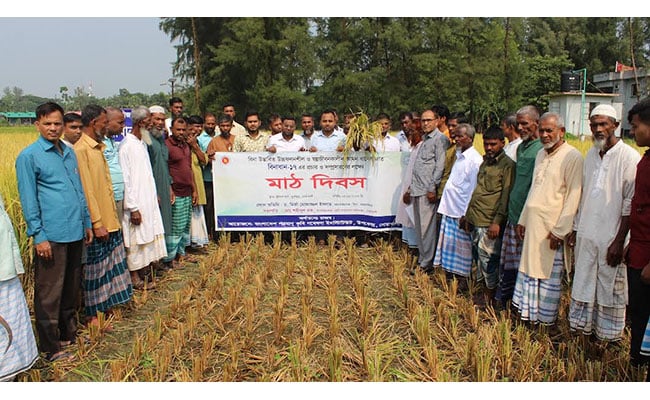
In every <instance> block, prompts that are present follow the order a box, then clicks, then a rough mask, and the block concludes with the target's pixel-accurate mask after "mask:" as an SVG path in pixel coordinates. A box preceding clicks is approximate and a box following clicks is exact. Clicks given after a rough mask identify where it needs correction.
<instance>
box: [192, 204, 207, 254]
mask: <svg viewBox="0 0 650 400" xmlns="http://www.w3.org/2000/svg"><path fill="white" fill-rule="evenodd" d="M209 242H210V239H209V238H208V228H207V226H206V225H205V216H204V215H203V206H201V205H199V206H194V207H192V222H191V223H190V244H191V246H192V247H203V246H205V245H206V244H208V243H209Z"/></svg>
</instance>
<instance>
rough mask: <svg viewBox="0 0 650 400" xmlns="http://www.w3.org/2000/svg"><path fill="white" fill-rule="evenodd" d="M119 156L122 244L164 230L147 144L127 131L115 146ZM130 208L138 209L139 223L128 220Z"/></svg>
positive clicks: (144, 241)
mask: <svg viewBox="0 0 650 400" xmlns="http://www.w3.org/2000/svg"><path fill="white" fill-rule="evenodd" d="M119 160H120V167H121V168H122V175H123V176H124V216H123V219H122V221H121V223H122V228H123V229H122V233H123V235H124V244H125V245H126V246H127V247H128V246H129V245H130V244H132V243H137V244H138V245H142V244H147V243H151V242H153V240H154V239H155V237H156V236H158V235H162V234H164V233H165V228H164V227H163V222H162V217H161V215H160V207H159V206H158V192H157V191H156V182H155V181H154V178H153V172H152V170H151V162H150V161H149V152H148V151H147V145H146V144H145V143H144V142H143V141H142V140H140V139H138V138H137V137H135V136H134V135H133V134H131V133H127V134H126V137H125V138H124V140H123V141H122V143H121V144H120V147H119ZM133 211H140V215H141V216H142V223H141V224H140V225H133V224H131V222H130V219H131V212H133Z"/></svg>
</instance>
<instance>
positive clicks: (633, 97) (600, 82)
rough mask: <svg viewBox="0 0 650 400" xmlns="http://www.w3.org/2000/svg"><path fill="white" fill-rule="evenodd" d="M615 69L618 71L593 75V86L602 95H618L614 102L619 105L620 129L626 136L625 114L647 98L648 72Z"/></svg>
mask: <svg viewBox="0 0 650 400" xmlns="http://www.w3.org/2000/svg"><path fill="white" fill-rule="evenodd" d="M617 69H619V70H620V71H619V72H606V73H603V74H596V75H594V77H593V84H594V86H596V87H597V88H598V89H600V90H601V91H602V92H603V93H611V94H614V95H618V98H617V99H616V102H618V103H620V104H621V109H620V111H621V129H622V131H623V134H624V135H625V136H628V135H629V132H630V123H629V122H628V121H627V112H628V111H629V109H630V108H632V106H634V105H635V104H636V103H637V102H638V101H639V100H641V99H644V98H646V97H648V94H649V93H650V86H649V85H648V81H649V78H650V71H646V70H645V69H644V68H637V69H636V70H635V69H633V68H631V67H624V68H617Z"/></svg>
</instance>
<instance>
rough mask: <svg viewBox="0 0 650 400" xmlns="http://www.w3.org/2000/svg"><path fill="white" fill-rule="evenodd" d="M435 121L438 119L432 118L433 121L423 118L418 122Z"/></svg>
mask: <svg viewBox="0 0 650 400" xmlns="http://www.w3.org/2000/svg"><path fill="white" fill-rule="evenodd" d="M436 119H438V118H433V119H429V118H423V119H421V120H420V122H433V121H435V120H436Z"/></svg>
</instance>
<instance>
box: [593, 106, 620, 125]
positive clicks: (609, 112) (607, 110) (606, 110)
mask: <svg viewBox="0 0 650 400" xmlns="http://www.w3.org/2000/svg"><path fill="white" fill-rule="evenodd" d="M594 115H603V116H605V117H611V118H614V120H615V121H617V122H618V114H617V113H616V109H615V108H614V107H612V106H611V105H610V104H599V105H597V106H596V107H595V108H594V109H593V110H592V111H591V114H590V115H589V118H591V117H593V116H594Z"/></svg>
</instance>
